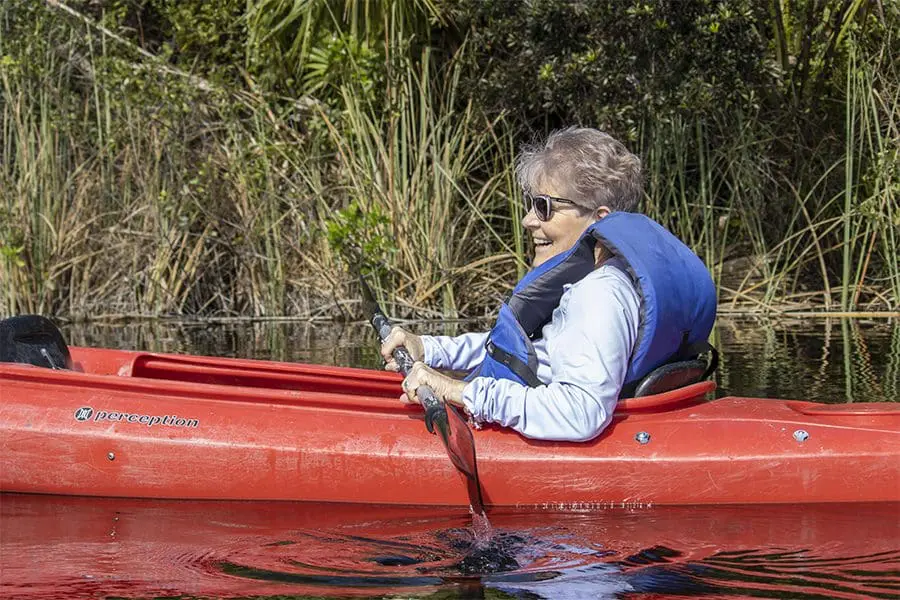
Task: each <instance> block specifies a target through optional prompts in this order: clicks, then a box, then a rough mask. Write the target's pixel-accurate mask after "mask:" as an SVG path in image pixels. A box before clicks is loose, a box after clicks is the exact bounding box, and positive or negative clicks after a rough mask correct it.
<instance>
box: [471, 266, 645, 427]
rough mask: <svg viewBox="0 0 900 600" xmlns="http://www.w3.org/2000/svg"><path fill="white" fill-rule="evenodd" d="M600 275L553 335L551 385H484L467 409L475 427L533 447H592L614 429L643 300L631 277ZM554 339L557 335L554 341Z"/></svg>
mask: <svg viewBox="0 0 900 600" xmlns="http://www.w3.org/2000/svg"><path fill="white" fill-rule="evenodd" d="M601 269H602V270H604V271H605V272H602V273H601V272H600V271H601V270H598V271H595V272H594V273H592V274H591V275H589V276H588V277H586V278H585V279H583V280H582V281H580V282H578V283H577V284H575V285H574V286H572V287H571V288H570V289H569V290H568V292H566V293H565V294H564V295H563V298H562V300H561V302H560V306H559V307H558V308H557V309H556V312H554V315H553V321H552V322H551V323H550V324H549V325H548V326H547V327H555V328H556V330H554V331H547V330H546V329H545V337H546V339H547V352H548V356H549V361H550V368H551V381H550V383H548V384H546V385H542V386H538V387H535V388H531V387H528V386H526V385H523V384H520V383H518V382H516V381H511V380H507V379H494V378H488V377H476V378H474V379H473V380H472V381H471V382H469V384H468V385H467V386H466V388H465V390H464V392H463V402H464V403H465V405H466V408H467V410H468V411H469V413H470V414H471V415H472V416H473V417H474V419H475V421H476V422H478V421H482V422H485V421H487V422H493V423H498V424H500V425H503V426H506V427H511V428H512V429H515V430H516V431H518V432H519V433H521V434H522V435H524V436H525V437H528V438H533V439H542V440H557V441H587V440H590V439H593V438H594V437H596V436H598V435H599V434H600V433H601V432H602V431H603V429H604V428H605V427H606V426H607V425H609V423H610V421H611V420H612V415H613V412H614V410H615V406H616V402H617V400H618V397H619V392H620V390H621V388H622V384H623V383H624V381H625V376H626V373H627V371H628V363H629V360H630V358H631V353H632V349H633V348H634V344H635V340H636V338H637V329H638V320H639V316H640V312H639V299H638V296H637V293H636V292H635V290H634V288H633V287H632V285H631V283H630V281H628V280H627V279H626V277H625V275H624V274H622V273H621V272H616V273H613V272H610V270H609V269H603V268H601ZM550 333H552V334H553V335H552V336H551V335H549V334H550Z"/></svg>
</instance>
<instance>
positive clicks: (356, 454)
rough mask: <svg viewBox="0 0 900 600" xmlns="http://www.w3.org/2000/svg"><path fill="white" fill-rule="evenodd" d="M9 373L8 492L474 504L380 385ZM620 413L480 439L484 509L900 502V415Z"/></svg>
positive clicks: (299, 376) (645, 406)
mask: <svg viewBox="0 0 900 600" xmlns="http://www.w3.org/2000/svg"><path fill="white" fill-rule="evenodd" d="M71 351H72V358H73V360H74V365H75V369H76V370H75V371H65V370H51V369H47V368H40V367H34V366H29V365H19V364H5V363H4V364H0V387H2V400H0V452H2V454H0V461H2V462H0V489H2V490H3V491H17V492H39V493H50V494H73V495H92V496H125V497H153V498H217V499H248V500H249V499H284V500H314V501H336V502H366V503H387V504H430V505H466V504H467V502H468V501H467V496H466V487H465V484H464V482H463V481H462V480H461V479H460V476H459V475H458V473H457V471H456V469H455V468H454V467H453V466H452V464H451V463H450V461H449V460H448V459H447V455H446V452H445V450H444V448H443V446H442V445H441V443H440V441H439V440H437V439H436V438H435V437H433V436H431V435H430V434H428V433H427V431H426V430H425V427H424V425H423V423H422V414H421V411H420V410H418V407H407V406H404V405H402V404H401V403H399V402H398V401H397V400H396V398H397V396H398V395H399V393H400V388H399V385H398V384H399V377H398V376H396V375H394V374H390V373H384V372H379V371H368V370H361V369H349V368H341V367H326V366H312V365H299V364H284V363H274V362H263V361H252V360H238V359H224V358H205V357H194V356H176V355H165V354H149V353H137V352H125V351H119V350H102V349H88V348H72V349H71ZM713 387H714V384H712V383H709V382H704V383H698V384H694V385H692V386H688V387H686V388H682V389H681V390H676V391H675V392H667V393H665V394H659V395H656V396H647V397H644V398H638V399H631V400H627V401H624V402H623V403H622V406H621V407H620V410H619V412H618V413H617V416H616V419H615V421H614V423H613V425H612V426H611V427H610V428H609V429H608V430H607V431H606V432H605V433H604V434H603V435H601V436H600V437H599V438H598V439H596V440H594V441H592V442H589V443H584V444H574V443H548V442H536V441H531V440H526V439H524V438H522V437H521V436H520V435H518V434H517V433H514V432H511V431H507V430H501V429H499V428H492V427H488V428H485V429H484V430H482V431H477V432H475V443H476V448H477V452H478V469H479V475H480V477H481V482H482V486H483V489H484V494H485V503H486V504H489V505H495V506H496V505H505V506H510V505H518V506H544V507H550V508H555V509H571V508H575V509H578V508H583V509H590V508H600V507H605V506H610V505H621V504H623V503H624V504H626V505H629V506H632V505H633V506H639V505H643V504H711V503H785V502H843V501H896V500H900V489H898V488H900V408H898V407H897V406H896V405H891V404H849V405H846V404H844V405H824V404H813V403H807V402H798V401H783V400H763V399H749V398H734V397H729V398H722V399H718V400H713V401H710V402H704V397H705V395H706V394H708V393H709V392H710V391H712V389H713Z"/></svg>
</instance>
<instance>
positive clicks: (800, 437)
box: [794, 429, 809, 444]
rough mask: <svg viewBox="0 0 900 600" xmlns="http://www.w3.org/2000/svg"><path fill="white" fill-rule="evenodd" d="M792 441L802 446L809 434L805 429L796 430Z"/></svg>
mask: <svg viewBox="0 0 900 600" xmlns="http://www.w3.org/2000/svg"><path fill="white" fill-rule="evenodd" d="M794 439H795V440H797V441H798V442H800V443H801V444H802V443H803V442H805V441H806V440H808V439H809V433H808V432H807V431H806V430H805V429H798V430H797V431H795V432H794Z"/></svg>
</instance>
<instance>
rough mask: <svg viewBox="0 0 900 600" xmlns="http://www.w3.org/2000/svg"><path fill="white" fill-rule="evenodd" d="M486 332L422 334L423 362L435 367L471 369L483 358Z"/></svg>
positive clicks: (460, 369)
mask: <svg viewBox="0 0 900 600" xmlns="http://www.w3.org/2000/svg"><path fill="white" fill-rule="evenodd" d="M487 336H488V334H487V332H483V333H466V334H463V335H459V336H456V337H450V336H446V335H438V336H431V335H423V336H422V345H423V346H424V347H425V358H424V361H423V362H424V363H425V364H426V365H428V366H429V367H434V368H435V369H449V370H452V371H471V370H472V369H474V368H475V367H477V366H478V365H480V364H481V361H482V360H484V356H485V352H486V351H485V349H484V342H485V341H486V340H487Z"/></svg>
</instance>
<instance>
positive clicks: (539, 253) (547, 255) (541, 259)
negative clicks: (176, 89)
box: [531, 246, 558, 269]
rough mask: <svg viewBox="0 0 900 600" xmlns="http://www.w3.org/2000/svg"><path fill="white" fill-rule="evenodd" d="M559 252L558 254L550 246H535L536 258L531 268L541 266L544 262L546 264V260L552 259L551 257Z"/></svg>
mask: <svg viewBox="0 0 900 600" xmlns="http://www.w3.org/2000/svg"><path fill="white" fill-rule="evenodd" d="M557 254H558V253H557V252H553V251H552V250H550V246H542V247H538V248H535V250H534V260H532V261H531V268H532V269H535V268H537V267H539V266H541V265H542V264H544V263H545V262H547V261H548V260H550V259H551V258H553V257H554V256H556V255H557Z"/></svg>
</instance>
